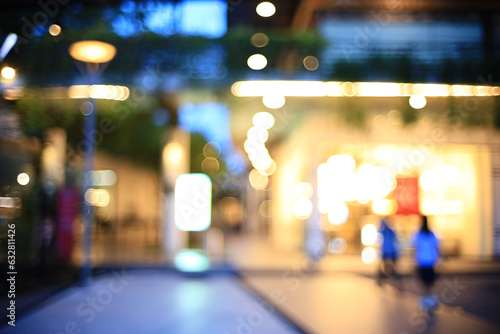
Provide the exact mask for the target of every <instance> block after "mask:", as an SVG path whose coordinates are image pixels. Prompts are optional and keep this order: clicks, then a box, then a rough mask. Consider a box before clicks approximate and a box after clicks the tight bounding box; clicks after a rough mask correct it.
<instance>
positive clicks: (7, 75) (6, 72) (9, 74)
mask: <svg viewBox="0 0 500 334" xmlns="http://www.w3.org/2000/svg"><path fill="white" fill-rule="evenodd" d="M15 76H16V70H15V69H13V68H12V67H9V66H6V67H4V68H2V77H3V78H4V79H6V80H12V79H14V77H15Z"/></svg>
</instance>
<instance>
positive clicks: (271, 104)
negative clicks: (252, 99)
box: [262, 95, 286, 109]
mask: <svg viewBox="0 0 500 334" xmlns="http://www.w3.org/2000/svg"><path fill="white" fill-rule="evenodd" d="M285 102H286V100H285V97H284V96H282V95H264V96H263V97H262V103H263V104H264V105H265V106H266V107H267V108H269V109H279V108H281V107H283V106H284V105H285Z"/></svg>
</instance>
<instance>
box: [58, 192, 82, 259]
mask: <svg viewBox="0 0 500 334" xmlns="http://www.w3.org/2000/svg"><path fill="white" fill-rule="evenodd" d="M78 212H79V193H78V191H77V190H76V189H74V188H70V187H66V188H63V189H61V191H59V193H58V194H57V218H58V219H57V227H56V240H55V250H56V254H57V257H58V258H60V259H64V260H70V259H71V254H72V252H73V223H74V221H75V219H76V216H77V215H78Z"/></svg>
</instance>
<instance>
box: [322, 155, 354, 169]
mask: <svg viewBox="0 0 500 334" xmlns="http://www.w3.org/2000/svg"><path fill="white" fill-rule="evenodd" d="M326 164H327V167H328V169H329V170H330V171H331V172H333V173H336V174H349V173H351V172H352V171H353V170H354V168H355V167H356V161H355V160H354V158H353V157H351V156H350V155H346V154H339V155H332V156H331V157H330V158H328V161H327V162H326Z"/></svg>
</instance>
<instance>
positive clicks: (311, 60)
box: [303, 56, 319, 71]
mask: <svg viewBox="0 0 500 334" xmlns="http://www.w3.org/2000/svg"><path fill="white" fill-rule="evenodd" d="M303 64H304V67H305V68H306V69H307V70H309V71H316V70H317V69H318V67H319V61H318V59H317V58H316V57H314V56H307V57H305V58H304V61H303Z"/></svg>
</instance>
